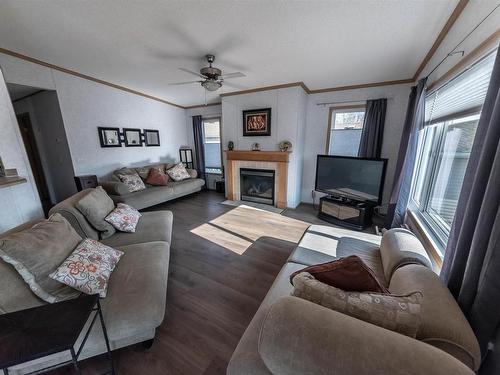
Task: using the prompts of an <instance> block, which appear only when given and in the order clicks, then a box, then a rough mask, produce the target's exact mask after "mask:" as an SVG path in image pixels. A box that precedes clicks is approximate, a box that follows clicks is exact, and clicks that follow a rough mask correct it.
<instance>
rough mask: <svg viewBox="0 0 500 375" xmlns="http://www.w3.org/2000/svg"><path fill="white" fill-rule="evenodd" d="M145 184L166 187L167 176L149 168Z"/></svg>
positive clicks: (156, 169)
mask: <svg viewBox="0 0 500 375" xmlns="http://www.w3.org/2000/svg"><path fill="white" fill-rule="evenodd" d="M146 183H147V184H149V185H153V186H166V185H167V183H168V174H166V173H164V172H163V171H161V170H159V169H158V168H151V169H150V170H149V175H148V178H147V180H146Z"/></svg>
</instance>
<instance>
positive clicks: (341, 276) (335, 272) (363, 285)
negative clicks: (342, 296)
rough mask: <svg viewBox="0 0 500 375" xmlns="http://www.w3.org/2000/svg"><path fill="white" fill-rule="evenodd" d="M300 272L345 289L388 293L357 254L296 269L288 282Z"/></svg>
mask: <svg viewBox="0 0 500 375" xmlns="http://www.w3.org/2000/svg"><path fill="white" fill-rule="evenodd" d="M301 272H307V273H309V274H311V275H312V276H313V277H314V278H315V279H316V280H319V281H321V282H323V283H325V284H328V285H330V286H334V287H336V288H339V289H342V290H345V291H354V292H378V293H389V291H388V290H387V288H385V287H384V286H383V285H382V284H380V281H378V279H377V277H376V276H375V273H374V272H373V271H372V270H371V269H370V267H368V266H367V265H366V264H365V263H364V262H363V261H362V260H361V258H360V257H358V256H357V255H351V256H348V257H345V258H340V259H338V260H334V261H333V262H328V263H322V264H317V265H314V266H310V267H306V268H304V269H302V270H299V271H296V272H294V273H292V274H291V275H290V282H292V280H293V278H294V277H295V276H296V275H298V274H299V273H301Z"/></svg>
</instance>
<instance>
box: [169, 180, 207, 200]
mask: <svg viewBox="0 0 500 375" xmlns="http://www.w3.org/2000/svg"><path fill="white" fill-rule="evenodd" d="M204 184H205V181H203V180H202V179H201V178H188V179H187V180H182V181H169V183H168V186H169V187H171V188H172V189H173V191H174V195H175V196H182V195H186V194H190V193H193V192H195V191H198V190H200V189H201V187H202V186H203V185H204Z"/></svg>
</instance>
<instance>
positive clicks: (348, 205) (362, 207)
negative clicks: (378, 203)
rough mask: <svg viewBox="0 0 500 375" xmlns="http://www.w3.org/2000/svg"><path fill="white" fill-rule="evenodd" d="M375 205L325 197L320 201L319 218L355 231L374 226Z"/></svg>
mask: <svg viewBox="0 0 500 375" xmlns="http://www.w3.org/2000/svg"><path fill="white" fill-rule="evenodd" d="M374 207H375V205H373V204H370V203H366V202H362V201H357V200H355V199H350V198H345V197H340V196H332V195H330V196H325V197H322V198H320V200H319V213H318V217H319V218H320V219H322V220H325V221H328V222H329V223H332V224H335V225H339V226H342V227H346V228H349V229H354V230H363V229H365V228H368V227H369V226H371V225H372V214H373V208H374Z"/></svg>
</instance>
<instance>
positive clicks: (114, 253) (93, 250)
mask: <svg viewBox="0 0 500 375" xmlns="http://www.w3.org/2000/svg"><path fill="white" fill-rule="evenodd" d="M122 255H123V252H121V251H120V250H115V249H113V248H111V247H109V246H106V245H103V244H102V243H100V242H99V241H96V240H92V239H90V238H86V239H84V240H83V241H82V242H80V244H78V246H77V247H76V249H75V250H73V252H72V253H71V254H70V256H69V257H67V258H66V260H65V261H64V262H62V264H61V265H60V266H59V267H57V269H56V270H55V271H54V272H52V273H51V274H50V275H49V276H50V278H52V279H54V280H56V281H59V282H60V283H63V284H66V285H68V286H70V287H71V288H73V289H76V290H79V291H80V292H83V293H85V294H99V297H101V298H104V297H106V292H107V289H108V281H109V277H110V275H111V272H113V270H114V269H115V267H116V265H117V263H118V261H119V260H120V258H121V257H122Z"/></svg>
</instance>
